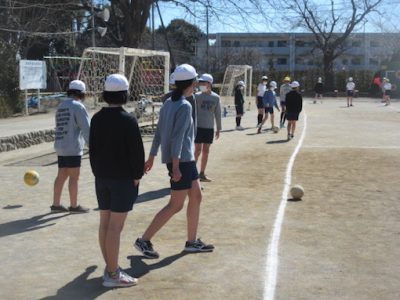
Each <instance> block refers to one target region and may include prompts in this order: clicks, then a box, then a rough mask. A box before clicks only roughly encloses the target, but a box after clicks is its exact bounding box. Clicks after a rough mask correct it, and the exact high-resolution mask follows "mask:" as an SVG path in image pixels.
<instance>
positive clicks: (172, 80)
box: [169, 73, 175, 84]
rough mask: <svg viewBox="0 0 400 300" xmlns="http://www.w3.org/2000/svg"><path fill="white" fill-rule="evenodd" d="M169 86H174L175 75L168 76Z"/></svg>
mask: <svg viewBox="0 0 400 300" xmlns="http://www.w3.org/2000/svg"><path fill="white" fill-rule="evenodd" d="M169 84H175V75H174V73H172V74H171V75H169Z"/></svg>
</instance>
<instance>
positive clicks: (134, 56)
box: [78, 47, 170, 121]
mask: <svg viewBox="0 0 400 300" xmlns="http://www.w3.org/2000/svg"><path fill="white" fill-rule="evenodd" d="M169 72H170V68H169V53H168V52H164V51H153V50H144V49H133V48H125V47H121V48H100V47H92V48H87V49H85V50H84V52H83V54H82V60H81V64H80V68H79V73H78V78H79V79H80V80H82V81H83V82H85V84H86V89H87V93H88V95H89V96H92V97H94V98H95V101H96V99H101V93H102V92H103V88H104V81H105V79H106V77H107V76H108V75H110V74H113V73H119V74H124V75H125V76H126V78H127V79H128V81H129V100H130V101H133V102H131V104H132V103H133V106H134V107H135V111H136V115H137V117H138V118H141V120H140V121H143V118H144V114H143V112H144V111H145V109H146V105H148V104H149V103H152V102H158V101H161V96H162V95H163V94H165V93H167V92H168V87H169ZM152 108H154V106H152ZM150 118H154V116H150Z"/></svg>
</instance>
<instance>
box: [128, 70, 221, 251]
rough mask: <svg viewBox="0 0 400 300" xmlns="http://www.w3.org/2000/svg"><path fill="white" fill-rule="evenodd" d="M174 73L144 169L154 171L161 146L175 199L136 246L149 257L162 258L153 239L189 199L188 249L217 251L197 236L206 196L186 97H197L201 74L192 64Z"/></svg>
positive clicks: (172, 198)
mask: <svg viewBox="0 0 400 300" xmlns="http://www.w3.org/2000/svg"><path fill="white" fill-rule="evenodd" d="M174 74H175V85H176V89H175V90H174V92H173V93H172V96H171V98H170V99H168V100H167V101H166V102H165V103H164V105H163V106H162V108H161V110H160V118H159V122H158V125H157V129H156V133H155V136H154V140H153V143H152V147H151V151H150V156H149V159H148V160H147V161H146V163H145V168H144V170H145V172H148V171H150V170H151V169H152V167H153V163H154V158H155V156H156V155H157V152H158V148H159V147H160V145H161V154H162V156H161V160H162V163H165V164H166V165H167V168H168V171H169V176H170V179H171V180H170V183H171V198H170V200H169V202H168V204H167V205H166V206H164V207H163V208H162V209H161V210H160V211H159V212H158V213H157V214H156V215H155V217H154V219H153V220H152V222H151V223H150V225H149V227H147V229H146V230H145V232H144V233H143V235H142V236H141V237H139V238H138V239H137V240H136V242H135V244H134V245H135V248H136V249H137V250H139V251H140V252H141V253H143V255H144V256H145V257H147V258H158V257H159V254H158V253H157V252H156V251H155V250H154V249H153V244H152V243H151V239H152V238H153V237H154V235H155V234H156V233H157V232H158V231H159V230H160V229H161V228H162V227H163V226H164V225H165V224H166V223H167V222H168V221H169V219H171V217H172V216H173V215H174V214H176V213H177V212H179V211H180V210H181V209H182V208H183V206H184V202H185V199H186V197H187V196H189V203H188V206H187V214H186V215H187V241H186V243H185V246H184V250H185V251H187V252H211V251H213V249H214V246H213V245H209V244H206V243H204V242H203V241H201V240H200V239H199V238H198V237H197V228H198V224H199V217H200V203H201V199H202V194H201V189H200V181H199V175H198V172H197V168H196V161H195V157H194V124H193V119H192V106H191V104H190V103H189V102H188V101H187V100H186V98H185V97H188V96H190V95H192V94H193V91H194V88H195V86H196V84H197V73H196V70H195V69H194V68H193V67H192V66H191V65H188V64H183V65H180V66H178V67H177V68H176V70H175V72H174Z"/></svg>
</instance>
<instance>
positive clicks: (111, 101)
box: [89, 74, 144, 287]
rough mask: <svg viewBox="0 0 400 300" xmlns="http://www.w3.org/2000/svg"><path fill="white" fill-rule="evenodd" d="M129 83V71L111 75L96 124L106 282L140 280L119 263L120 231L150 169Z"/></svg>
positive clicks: (94, 160) (93, 147) (94, 157)
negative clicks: (128, 107)
mask: <svg viewBox="0 0 400 300" xmlns="http://www.w3.org/2000/svg"><path fill="white" fill-rule="evenodd" d="M128 90H129V84H128V80H127V79H126V78H125V76H124V75H120V74H112V75H109V76H108V77H107V78H106V81H105V84H104V91H103V99H104V101H105V102H106V103H107V104H108V106H107V107H103V108H102V109H101V110H100V111H99V112H97V113H96V114H95V115H94V116H93V118H92V122H91V127H90V143H89V153H90V165H91V167H92V172H93V174H94V176H95V187H96V195H97V202H98V205H99V210H100V226H99V243H100V249H101V252H102V254H103V258H104V261H105V263H106V268H105V270H104V275H103V286H105V287H127V286H132V285H135V284H136V283H137V279H136V278H133V277H131V276H129V275H128V274H127V273H125V272H124V271H123V270H122V269H121V268H120V266H119V264H118V256H119V255H118V254H119V245H120V236H121V231H122V228H123V227H124V223H125V220H126V217H127V215H128V212H129V211H131V210H132V207H133V204H134V203H135V201H136V199H137V196H138V190H139V182H140V179H141V178H142V176H143V173H144V171H143V170H144V148H143V142H142V137H141V135H140V131H139V126H138V123H137V120H136V118H135V117H134V116H133V115H132V114H130V113H128V112H127V111H125V110H124V108H123V107H122V105H124V104H126V102H127V100H128Z"/></svg>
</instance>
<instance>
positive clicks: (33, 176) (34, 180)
mask: <svg viewBox="0 0 400 300" xmlns="http://www.w3.org/2000/svg"><path fill="white" fill-rule="evenodd" d="M24 182H25V183H26V184H27V185H30V186H34V185H36V184H38V182H39V173H38V172H36V171H33V170H30V171H28V172H26V173H25V175H24Z"/></svg>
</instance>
